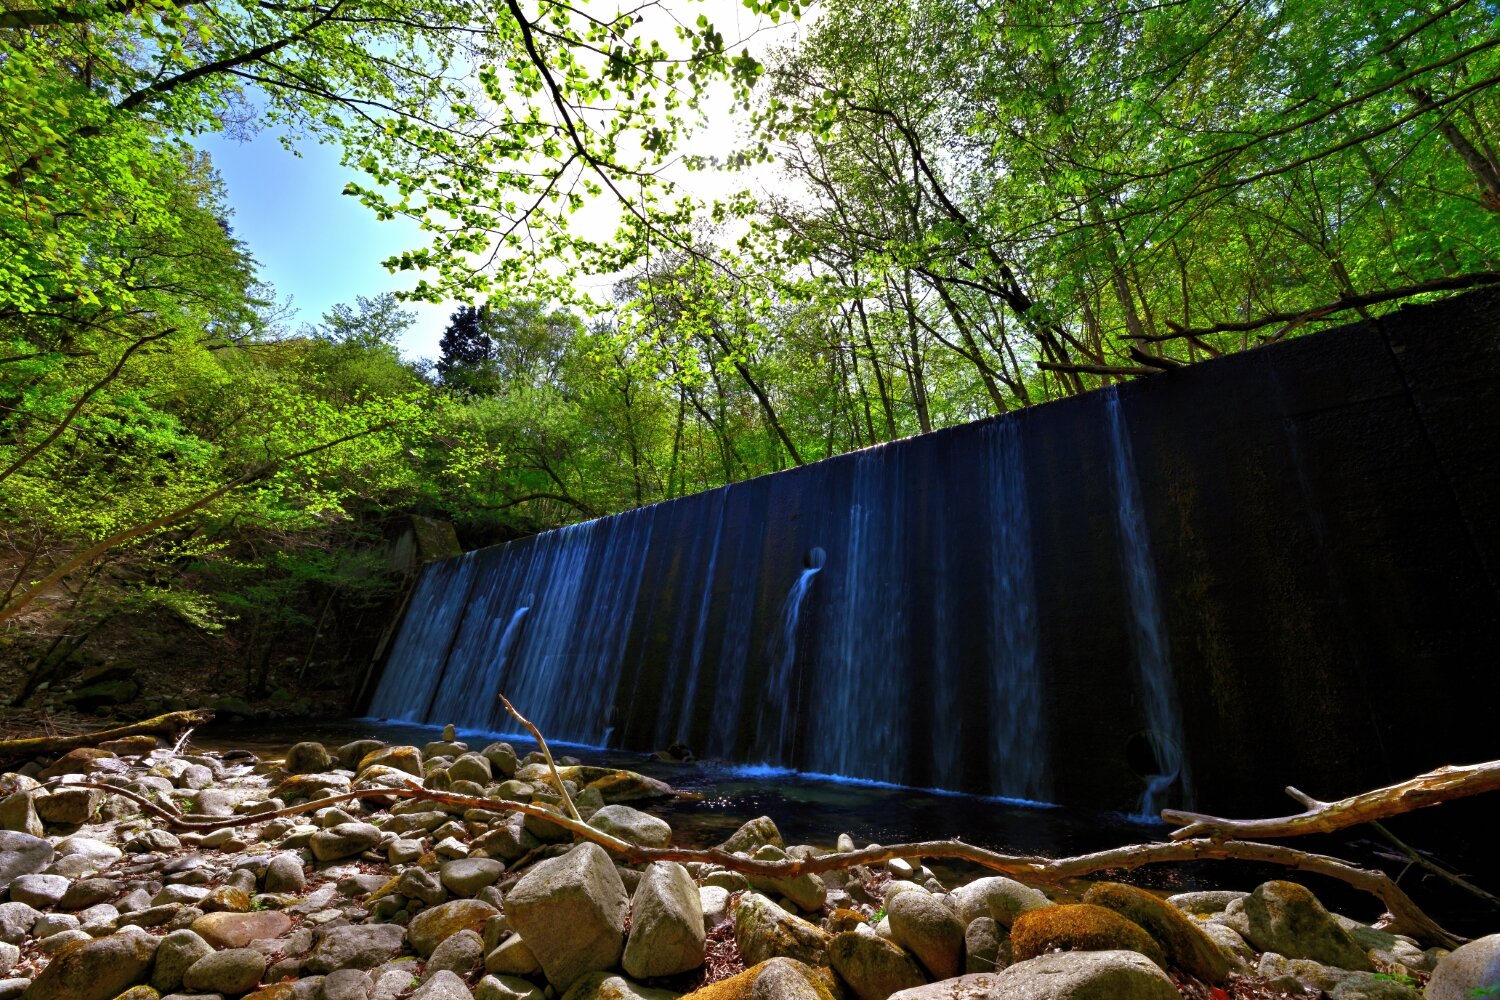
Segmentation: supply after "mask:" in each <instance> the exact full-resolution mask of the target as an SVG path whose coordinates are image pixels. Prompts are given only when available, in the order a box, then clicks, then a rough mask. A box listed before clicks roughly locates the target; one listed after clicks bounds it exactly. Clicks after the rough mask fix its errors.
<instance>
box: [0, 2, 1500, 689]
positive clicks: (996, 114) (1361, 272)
mask: <svg viewBox="0 0 1500 1000" xmlns="http://www.w3.org/2000/svg"><path fill="white" fill-rule="evenodd" d="M700 6H701V5H695V4H694V3H692V2H690V0H683V2H682V3H675V2H674V3H671V4H667V3H665V2H663V3H651V2H647V3H644V4H642V5H638V6H616V5H613V4H609V3H608V2H607V0H603V2H600V0H595V2H594V3H591V4H582V3H570V2H565V0H503V2H502V0H488V2H485V3H478V4H474V3H467V2H459V0H447V2H445V0H314V2H311V3H304V4H284V3H280V2H276V0H124V2H120V0H83V2H72V0H0V135H3V139H0V251H3V252H0V340H3V349H0V407H3V409H0V571H3V575H0V632H3V635H0V643H4V644H5V645H4V646H0V649H8V650H10V651H11V652H12V653H14V654H15V655H14V656H12V657H10V659H12V660H14V664H13V666H15V667H16V668H17V669H19V670H20V674H19V675H18V676H20V677H21V678H22V680H23V684H22V687H21V693H20V697H21V698H24V697H28V696H30V695H31V694H32V693H33V692H34V691H35V690H36V689H37V688H39V687H41V686H43V685H46V684H48V683H50V682H51V681H52V680H53V679H54V678H55V677H57V676H61V675H65V674H67V673H68V672H69V671H70V670H75V669H76V667H77V664H78V662H79V656H80V655H81V653H80V651H81V650H83V649H85V648H86V645H87V643H88V642H90V640H91V637H93V636H95V635H97V634H100V633H99V630H100V629H101V628H102V627H104V626H105V625H106V624H107V623H110V622H114V623H116V624H118V623H120V622H122V621H149V622H160V621H162V620H171V621H173V622H175V623H177V624H178V625H180V626H181V627H183V628H185V629H188V630H190V631H192V632H194V633H196V634H199V635H202V636H209V637H212V636H218V637H220V638H219V639H217V640H214V641H217V642H219V643H220V644H219V646H216V647H211V648H213V649H214V650H215V653H214V655H220V656H225V655H231V653H232V655H233V656H235V657H238V658H240V660H242V661H243V663H244V664H245V673H244V676H245V677H246V679H247V685H248V687H249V688H250V689H251V690H252V691H258V692H261V693H263V692H264V690H265V689H266V688H267V687H268V686H272V685H274V684H276V683H278V678H277V677H276V676H274V675H275V673H276V669H277V668H276V666H275V664H276V663H279V662H281V659H285V658H286V654H288V653H289V652H291V653H295V655H293V656H292V657H290V659H292V660H300V661H301V667H300V669H301V671H304V672H305V671H306V669H307V662H308V660H309V659H311V657H312V648H311V647H310V646H309V641H311V643H312V644H313V645H314V646H315V645H316V642H317V636H318V634H319V631H318V630H319V629H320V628H321V627H322V621H323V620H325V619H326V618H327V617H328V614H329V608H330V607H333V606H337V607H338V608H340V609H347V608H359V607H371V606H376V605H379V604H380V602H382V601H388V600H389V599H390V595H391V593H392V591H393V589H394V587H395V586H396V585H397V583H398V581H393V580H391V579H390V578H389V577H388V575H386V574H383V573H381V572H380V571H378V569H377V568H376V567H375V566H374V563H375V562H378V560H377V559H376V553H378V551H379V546H378V543H379V540H380V537H381V534H382V532H386V531H388V528H389V525H390V524H391V523H392V521H393V519H395V518H397V517H399V516H400V515H403V514H407V513H414V512H415V513H423V514H429V515H434V516H438V517H441V518H446V519H450V520H453V521H455V522H456V523H458V524H459V526H460V528H461V531H462V533H463V535H464V537H465V539H466V540H467V541H469V542H470V543H477V542H483V541H494V540H499V539H503V538H506V537H511V536H513V535H515V534H518V533H521V532H525V531H531V530H537V529H540V528H546V527H552V526H556V525H558V524H562V523H566V522H568V521H571V520H577V519H580V518H586V517H593V516H598V515H601V514H606V513H610V512H613V511H618V510H621V509H624V508H627V507H631V506H635V505H640V504H644V503H650V502H654V501H658V500H662V499H667V498H671V497H675V496H681V495H683V494H686V493H691V492H695V491H699V490H702V489H706V488H710V487H713V486H716V485H720V484H723V483H726V482H732V481H736V480H740V479H744V478H747V477H750V476H754V475H758V474H761V473H764V472H767V471H773V470H776V469H781V468H785V467H788V466H790V465H795V464H802V463H805V462H810V461H815V460H817V459H820V458H824V457H827V456H830V455H835V454H839V453H842V452H846V451H849V450H851V449H855V448H860V447H865V446H869V445H872V444H876V443H879V442H882V441H888V440H892V439H895V438H899V437H903V436H906V435H910V434H913V433H918V432H921V431H927V430H931V429H933V428H936V427H941V426H945V425H950V424H954V423H958V422H962V421H967V420H972V419H976V418H980V417H984V416H987V415H992V414H997V413H1003V412H1006V411H1009V410H1012V409H1015V408H1018V407H1024V406H1027V405H1030V404H1033V403H1037V402H1042V401H1045V400H1048V399H1055V398H1059V397H1061V396H1066V395H1070V394H1074V393H1078V392H1083V391H1087V390H1089V389H1092V388H1095V387H1098V386H1099V385H1101V384H1105V383H1107V382H1110V381H1114V380H1118V379H1123V378H1131V377H1137V376H1142V375H1149V374H1151V373H1153V372H1157V371H1161V370H1165V369H1169V368H1175V367H1180V366H1182V365H1188V364H1193V363H1196V362H1199V361H1202V360H1204V359H1208V358H1212V357H1216V356H1220V355H1222V354H1226V353H1230V352H1234V351H1239V350H1244V349H1247V348H1251V347H1254V346H1257V345H1259V344H1263V343H1267V342H1273V341H1275V340H1278V339H1281V338H1284V337H1288V336H1296V335H1298V334H1300V333H1302V332H1305V331H1309V330H1314V329H1318V328H1320V327H1322V326H1325V325H1327V324H1329V323H1332V322H1340V321H1346V320H1348V319H1353V318H1359V317H1361V316H1371V315H1378V314H1379V313H1380V312H1382V311H1384V310H1387V309H1390V308H1393V307H1394V306H1395V305H1396V304H1397V303H1398V302H1399V301H1402V300H1410V299H1411V298H1414V297H1421V296H1423V295H1431V294H1437V293H1440V292H1442V291H1446V290H1451V289H1456V288H1463V287H1472V286H1474V285H1478V284H1484V283H1493V282H1494V281H1496V280H1500V274H1497V272H1500V152H1497V148H1496V140H1495V136H1496V135H1497V132H1500V129H1497V126H1500V90H1497V88H1496V84H1497V83H1500V23H1497V22H1500V12H1497V9H1496V8H1495V7H1494V5H1493V4H1491V3H1488V2H1481V0H1446V2H1434V3H1432V4H1421V5H1396V4H1387V3H1384V2H1380V0H1354V2H1352V3H1348V4H1340V5H1331V6H1330V5H1325V4H1316V3H1311V2H1307V0H1291V2H1276V3H1272V2H1269V0H1236V2H1233V3H1226V2H1210V0H1166V2H1162V3H1149V4H1148V3H1140V4H1133V3H1125V4H1104V3H1100V2H1098V0H1060V2H1050V0H1049V2H1048V3H1040V2H1037V0H982V2H979V3H955V2H953V0H827V2H824V3H821V4H818V5H815V6H810V7H807V8H806V9H803V7H802V6H800V5H798V4H795V3H792V2H790V0H748V3H747V6H748V7H749V8H750V10H751V11H753V12H754V13H756V14H758V15H759V16H761V17H763V18H768V19H776V20H780V19H783V18H790V17H801V18H802V23H801V30H800V32H799V33H798V37H797V38H796V40H795V41H794V42H792V43H790V44H787V45H785V46H783V47H781V48H778V49H775V50H773V51H771V52H769V53H767V54H765V55H764V57H763V58H761V59H759V60H757V59H756V58H752V56H751V55H750V53H749V52H748V50H746V49H744V48H740V49H739V51H736V48H737V46H736V45H735V44H734V43H733V42H732V40H726V38H725V36H724V35H723V34H722V33H721V32H720V31H719V30H717V29H716V28H715V27H714V25H713V23H711V19H710V17H709V16H706V15H701V14H700V12H699V8H700ZM703 9H704V10H707V9H708V8H706V7H705V8H703ZM710 13H712V12H711V11H710ZM729 105H732V106H733V109H734V111H735V113H736V115H737V116H738V118H739V119H740V121H741V136H742V141H741V142H740V143H739V145H738V146H737V148H734V149H724V150H713V151H705V150H703V149H701V148H697V147H696V146H695V145H694V144H693V143H692V141H691V134H692V129H693V127H694V126H695V124H697V123H698V121H699V118H700V115H701V113H702V112H703V109H705V108H710V107H712V108H714V109H716V110H715V113H722V111H723V109H724V108H725V107H727V106H729ZM217 131H228V132H230V133H232V134H237V135H246V136H251V135H257V134H258V137H257V138H254V139H253V141H260V142H265V141H274V140H273V138H272V137H271V136H272V134H273V133H274V134H276V135H280V136H282V137H283V141H285V142H287V143H289V144H291V145H294V146H295V145H297V144H299V143H308V142H327V143H332V144H335V145H336V146H338V147H339V148H340V149H341V150H342V151H343V157H344V163H345V164H346V166H347V167H349V168H351V170H353V171H355V172H356V173H357V176H359V177H360V178H361V179H360V180H359V181H357V182H354V183H351V184H350V186H349V188H348V189H347V191H346V194H348V195H350V196H351V197H354V198H357V199H358V200H359V201H361V202H362V203H363V204H364V205H365V206H366V207H367V208H368V209H369V210H370V211H372V212H373V213H375V214H376V216H377V217H379V218H382V219H389V218H394V217H397V216H405V217H408V218H411V219H414V220H416V221H417V222H418V223H419V224H420V225H421V227H422V232H423V234H424V237H425V238H426V242H425V244H424V245H422V246H417V247H413V248H411V249H410V250H409V251H408V252H406V253H403V254H400V255H397V256H396V257H394V258H392V259H391V260H389V261H387V262H386V263H387V266H388V267H390V268H392V269H393V270H395V271H399V272H410V275H411V278H412V281H411V283H410V285H409V286H408V287H409V291H408V293H407V296H406V297H408V298H412V299H425V300H431V301H439V302H442V301H447V302H451V303H453V304H454V306H455V311H454V312H453V315H452V319H451V321H450V323H449V326H448V329H447V330H446V331H445V333H444V337H443V341H442V345H441V356H440V357H439V358H437V359H434V360H433V361H431V362H429V361H423V360H412V359H409V358H403V357H402V355H401V353H400V351H399V350H398V346H397V345H398V341H399V338H400V337H401V336H402V335H403V334H404V333H405V332H406V331H407V330H408V329H409V328H410V327H411V324H412V322H413V319H412V315H411V313H409V312H407V311H406V310H405V309H404V308H403V306H402V303H401V302H400V301H399V300H398V299H397V298H396V297H395V296H392V295H389V294H387V295H379V296H373V297H364V296H362V295H361V294H360V293H361V292H363V291H366V290H363V289H349V290H347V291H348V295H347V297H346V300H347V303H348V304H347V305H344V306H340V307H337V308H335V309H333V310H331V311H330V312H329V313H328V314H327V315H325V316H323V317H322V318H321V320H319V321H318V322H315V323H311V324H304V325H303V326H301V327H300V328H293V327H292V326H291V324H290V323H289V322H288V320H287V318H286V317H285V316H284V315H282V313H281V311H280V310H279V309H278V307H277V305H276V301H275V291H274V289H271V288H268V287H266V286H265V285H263V284H261V282H260V280H259V277H258V275H257V265H256V262H255V260H254V258H253V256H252V253H251V251H252V249H253V248H249V247H246V246H244V245H243V244H242V243H241V242H240V241H239V240H238V239H237V238H236V237H235V234H234V229H233V217H232V213H231V211H230V210H229V208H228V204H227V198H226V194H225V192H224V191H223V190H222V186H221V184H220V181H219V179H218V178H217V176H216V174H215V172H214V170H213V165H212V163H211V162H209V160H208V158H207V157H206V156H205V155H204V154H202V153H201V152H198V151H197V150H196V149H195V148H194V145H193V140H194V139H195V138H196V137H198V136H200V135H203V134H206V133H210V132H217ZM684 166H685V167H688V168H690V169H691V170H699V171H707V170H717V171H727V172H729V173H730V174H731V176H737V177H739V178H741V179H742V180H743V184H742V185H741V190H740V191H739V192H738V193H737V194H735V195H734V196H731V197H726V198H722V199H720V200H717V201H712V202H704V201H703V200H701V199H695V198H694V197H693V196H692V191H691V188H690V186H686V185H684V184H682V182H681V178H682V177H683V176H684V172H683V170H682V169H681V168H682V167H684ZM686 176H689V177H690V176H691V174H690V173H689V174H686ZM674 178H676V180H674ZM599 199H602V200H604V201H606V202H607V203H610V204H612V205H613V206H614V207H615V211H616V213H617V215H618V218H619V220H620V221H619V229H618V232H617V233H616V234H615V235H614V238H613V239H610V240H602V239H600V238H598V237H597V235H594V234H593V233H592V232H591V231H590V230H589V228H588V227H584V226H580V225H578V224H577V214H576V213H578V212H579V211H580V210H582V209H583V208H584V206H585V205H586V204H588V203H589V202H590V201H591V200H599ZM586 276H587V277H589V278H592V279H593V280H595V281H597V279H598V278H599V277H600V276H605V277H606V278H607V279H608V280H609V281H611V282H612V283H613V294H612V295H610V296H608V297H607V301H598V299H597V297H590V296H589V295H587V294H584V293H582V292H581V291H579V289H580V288H582V287H585V285H586V284H587V282H585V281H583V280H582V279H583V278H585V277H586ZM319 609H321V611H320V610H319ZM309 637H311V638H309ZM304 650H306V652H305V653H304ZM300 676H301V674H300V673H299V674H298V677H300ZM280 681H281V682H285V681H286V678H281V679H280Z"/></svg>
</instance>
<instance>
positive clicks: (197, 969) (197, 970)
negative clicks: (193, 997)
mask: <svg viewBox="0 0 1500 1000" xmlns="http://www.w3.org/2000/svg"><path fill="white" fill-rule="evenodd" d="M265 971H266V956H264V955H262V954H261V953H260V952H258V951H256V950H255V949H254V948H229V949H226V950H224V951H216V952H214V953H213V954H212V955H204V956H203V957H202V958H200V959H198V961H196V962H194V963H193V964H192V965H190V966H188V968H187V971H186V972H184V973H183V974H182V985H183V987H184V988H185V989H188V990H193V991H196V992H200V993H228V994H231V995H233V996H239V995H240V994H242V993H248V992H250V991H251V990H253V989H254V988H255V986H256V984H257V983H259V982H260V977H261V976H262V975H263V974H264V973H265Z"/></svg>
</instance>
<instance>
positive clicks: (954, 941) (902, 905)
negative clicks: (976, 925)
mask: <svg viewBox="0 0 1500 1000" xmlns="http://www.w3.org/2000/svg"><path fill="white" fill-rule="evenodd" d="M886 915H887V916H888V917H890V920H891V936H892V937H893V938H895V940H896V943H897V944H899V945H901V946H902V947H903V948H905V949H906V950H907V951H909V952H911V953H912V954H913V955H915V956H916V957H917V961H919V962H921V963H922V965H923V966H924V967H925V968H926V969H927V971H928V972H929V973H930V974H931V975H932V978H934V979H951V978H953V977H955V976H957V975H958V974H959V973H960V972H961V971H962V970H963V950H964V925H963V923H962V922H961V921H960V920H959V919H958V916H957V915H956V914H955V913H954V912H953V911H952V910H950V909H948V907H946V906H944V905H943V904H942V903H941V902H939V901H938V898H937V897H936V896H932V895H929V894H928V893H925V892H903V893H899V894H897V895H896V896H895V897H894V898H892V899H891V901H890V902H889V903H888V904H887V907H886Z"/></svg>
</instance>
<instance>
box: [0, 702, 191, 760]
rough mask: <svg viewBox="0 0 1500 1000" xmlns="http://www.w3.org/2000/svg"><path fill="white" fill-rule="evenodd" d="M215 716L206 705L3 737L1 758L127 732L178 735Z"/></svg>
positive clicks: (63, 749) (56, 750)
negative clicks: (123, 721) (109, 725)
mask: <svg viewBox="0 0 1500 1000" xmlns="http://www.w3.org/2000/svg"><path fill="white" fill-rule="evenodd" d="M213 717H214V713H212V712H210V711H208V710H207V709H195V710H193V711H190V712H168V713H167V714H166V715H158V716H156V717H154V718H150V719H145V720H143V721H141V722H132V723H130V724H129V725H128V726H116V727H115V728H114V729H103V730H99V731H98V732H93V733H81V734H79V735H77V736H34V737H30V738H27V739H19V740H3V741H0V762H5V763H8V762H10V761H13V760H25V759H26V758H28V757H45V756H53V755H61V754H65V753H67V752H68V751H69V750H77V749H79V748H80V747H96V746H98V745H99V744H100V743H107V742H109V741H110V740H118V739H123V738H124V737H126V736H166V737H175V736H176V735H177V734H178V733H180V732H182V731H183V730H186V729H191V728H193V727H194V726H201V725H203V723H205V722H208V721H210V720H211V719H213Z"/></svg>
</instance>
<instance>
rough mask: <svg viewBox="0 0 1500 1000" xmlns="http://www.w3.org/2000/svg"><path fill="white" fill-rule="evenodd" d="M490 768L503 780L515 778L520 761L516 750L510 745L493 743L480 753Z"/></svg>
mask: <svg viewBox="0 0 1500 1000" xmlns="http://www.w3.org/2000/svg"><path fill="white" fill-rule="evenodd" d="M480 754H481V755H482V756H483V757H484V759H485V760H487V761H489V762H490V768H491V769H492V770H493V771H494V772H495V773H497V774H499V775H500V776H501V777H503V778H513V777H515V774H516V768H517V767H519V766H520V761H519V760H517V759H516V748H515V747H513V746H511V745H510V744H509V743H491V744H490V745H489V746H487V747H485V748H484V749H483V750H481V751H480Z"/></svg>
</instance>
